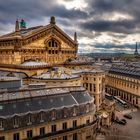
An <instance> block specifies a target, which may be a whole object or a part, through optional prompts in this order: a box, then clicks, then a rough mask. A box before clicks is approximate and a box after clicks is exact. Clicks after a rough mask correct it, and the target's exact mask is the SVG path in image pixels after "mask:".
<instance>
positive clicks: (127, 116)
mask: <svg viewBox="0 0 140 140" xmlns="http://www.w3.org/2000/svg"><path fill="white" fill-rule="evenodd" d="M123 116H124V117H125V118H127V119H132V116H131V115H130V114H125V115H123Z"/></svg>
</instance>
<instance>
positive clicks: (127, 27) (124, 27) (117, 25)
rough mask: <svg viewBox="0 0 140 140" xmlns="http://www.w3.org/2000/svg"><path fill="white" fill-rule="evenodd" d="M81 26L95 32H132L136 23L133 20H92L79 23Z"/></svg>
mask: <svg viewBox="0 0 140 140" xmlns="http://www.w3.org/2000/svg"><path fill="white" fill-rule="evenodd" d="M81 27H83V28H84V29H87V30H94V31H97V32H108V31H111V32H116V33H133V32H134V31H135V29H136V27H137V26H136V24H134V21H133V20H120V21H108V20H92V21H88V22H85V23H82V24H81ZM135 32H136V31H135Z"/></svg>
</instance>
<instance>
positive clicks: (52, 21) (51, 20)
mask: <svg viewBox="0 0 140 140" xmlns="http://www.w3.org/2000/svg"><path fill="white" fill-rule="evenodd" d="M50 24H55V17H54V16H51V19H50Z"/></svg>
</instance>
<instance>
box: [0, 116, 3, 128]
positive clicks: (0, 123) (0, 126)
mask: <svg viewBox="0 0 140 140" xmlns="http://www.w3.org/2000/svg"><path fill="white" fill-rule="evenodd" d="M0 130H3V120H2V119H0Z"/></svg>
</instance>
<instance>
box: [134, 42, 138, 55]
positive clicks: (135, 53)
mask: <svg viewBox="0 0 140 140" xmlns="http://www.w3.org/2000/svg"><path fill="white" fill-rule="evenodd" d="M134 55H138V46H137V42H136V47H135V52H134Z"/></svg>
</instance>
